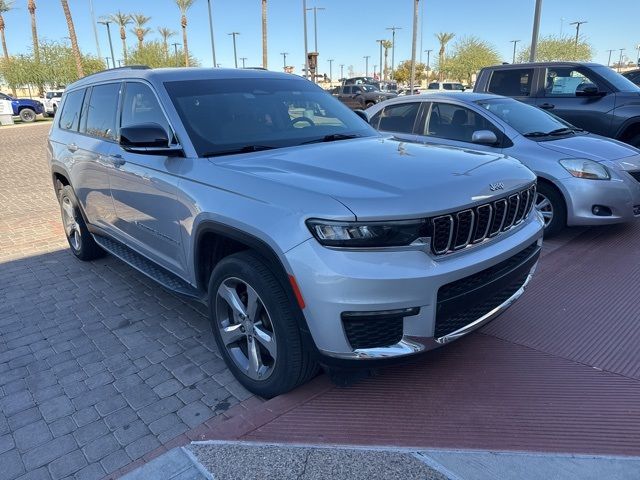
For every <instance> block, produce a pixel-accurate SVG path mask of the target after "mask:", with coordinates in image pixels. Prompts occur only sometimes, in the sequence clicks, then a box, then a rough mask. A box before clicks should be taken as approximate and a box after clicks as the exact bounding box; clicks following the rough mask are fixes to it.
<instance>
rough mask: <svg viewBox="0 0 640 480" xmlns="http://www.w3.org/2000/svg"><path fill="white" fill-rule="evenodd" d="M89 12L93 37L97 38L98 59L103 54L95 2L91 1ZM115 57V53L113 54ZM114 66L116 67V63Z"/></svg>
mask: <svg viewBox="0 0 640 480" xmlns="http://www.w3.org/2000/svg"><path fill="white" fill-rule="evenodd" d="M89 10H90V12H91V25H92V26H93V36H94V37H96V50H97V53H98V58H100V57H102V52H100V39H99V38H98V27H96V25H97V24H96V16H95V14H94V13H93V0H89ZM111 55H113V53H112V54H111ZM113 63H114V66H115V62H113Z"/></svg>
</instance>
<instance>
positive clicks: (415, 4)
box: [409, 0, 420, 95]
mask: <svg viewBox="0 0 640 480" xmlns="http://www.w3.org/2000/svg"><path fill="white" fill-rule="evenodd" d="M419 3H420V0H414V2H413V32H412V39H411V77H410V80H409V89H410V92H411V95H413V86H414V85H415V83H416V41H417V39H418V37H417V35H418V12H419V10H418V8H419Z"/></svg>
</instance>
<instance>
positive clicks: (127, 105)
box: [120, 82, 173, 138]
mask: <svg viewBox="0 0 640 480" xmlns="http://www.w3.org/2000/svg"><path fill="white" fill-rule="evenodd" d="M141 123H157V124H158V125H160V126H161V127H162V128H164V129H165V131H166V132H167V136H168V137H169V138H171V137H172V136H173V133H172V131H171V127H170V126H169V122H168V121H167V119H166V117H165V115H164V112H163V111H162V109H161V108H160V104H159V103H158V100H157V98H156V96H155V94H154V93H153V91H152V90H151V88H150V87H149V86H148V85H145V84H143V83H140V82H130V83H127V84H126V86H125V93H124V101H123V102H122V117H121V124H120V126H121V127H128V126H131V125H139V124H141Z"/></svg>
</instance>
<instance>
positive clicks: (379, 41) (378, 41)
mask: <svg viewBox="0 0 640 480" xmlns="http://www.w3.org/2000/svg"><path fill="white" fill-rule="evenodd" d="M376 42H377V43H379V44H380V73H381V75H380V80H382V42H384V39H382V40H376Z"/></svg>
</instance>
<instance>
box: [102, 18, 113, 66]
mask: <svg viewBox="0 0 640 480" xmlns="http://www.w3.org/2000/svg"><path fill="white" fill-rule="evenodd" d="M98 23H99V24H100V25H104V26H105V27H107V36H108V37H109V49H110V50H111V58H116V56H115V55H114V54H113V43H112V42H111V28H110V27H109V25H111V22H110V21H109V20H101V21H99V22H98ZM113 63H114V66H115V61H114V62H113ZM107 68H109V65H107Z"/></svg>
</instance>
